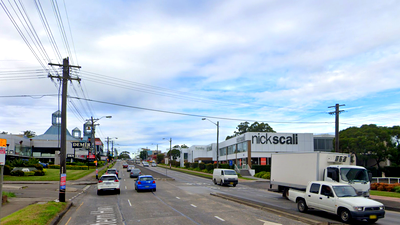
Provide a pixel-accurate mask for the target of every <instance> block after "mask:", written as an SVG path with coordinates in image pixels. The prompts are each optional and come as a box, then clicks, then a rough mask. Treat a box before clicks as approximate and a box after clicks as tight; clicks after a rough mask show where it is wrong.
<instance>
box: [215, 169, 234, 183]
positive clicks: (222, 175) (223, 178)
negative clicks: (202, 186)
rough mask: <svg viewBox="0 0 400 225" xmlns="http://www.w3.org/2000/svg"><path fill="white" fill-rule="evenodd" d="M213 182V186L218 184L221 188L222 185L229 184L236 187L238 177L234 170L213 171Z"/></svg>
mask: <svg viewBox="0 0 400 225" xmlns="http://www.w3.org/2000/svg"><path fill="white" fill-rule="evenodd" d="M213 182H214V184H219V185H221V186H222V185H224V184H230V185H233V186H234V187H236V184H238V176H237V174H236V172H235V170H230V169H214V172H213Z"/></svg>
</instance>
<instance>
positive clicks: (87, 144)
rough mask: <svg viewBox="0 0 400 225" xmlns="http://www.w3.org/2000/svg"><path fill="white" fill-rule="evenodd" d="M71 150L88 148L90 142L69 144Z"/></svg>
mask: <svg viewBox="0 0 400 225" xmlns="http://www.w3.org/2000/svg"><path fill="white" fill-rule="evenodd" d="M71 143H72V148H90V142H71Z"/></svg>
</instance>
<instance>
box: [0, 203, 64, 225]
mask: <svg viewBox="0 0 400 225" xmlns="http://www.w3.org/2000/svg"><path fill="white" fill-rule="evenodd" d="M66 206H67V203H66V202H47V203H44V204H33V205H29V206H27V207H25V208H23V209H21V210H19V211H17V212H15V213H13V214H10V215H8V216H6V217H4V218H2V219H1V224H2V225H18V224H24V225H43V224H49V222H50V221H52V220H53V218H54V217H55V216H56V215H58V213H60V212H61V211H63V210H64V209H65V207H66Z"/></svg>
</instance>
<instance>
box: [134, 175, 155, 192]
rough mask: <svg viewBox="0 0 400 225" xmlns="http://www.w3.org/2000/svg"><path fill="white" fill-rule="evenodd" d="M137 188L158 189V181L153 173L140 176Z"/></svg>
mask: <svg viewBox="0 0 400 225" xmlns="http://www.w3.org/2000/svg"><path fill="white" fill-rule="evenodd" d="M135 190H136V191H137V192H139V191H141V190H150V191H157V185H156V181H155V180H154V178H153V176H151V175H143V176H139V177H138V179H137V180H136V182H135Z"/></svg>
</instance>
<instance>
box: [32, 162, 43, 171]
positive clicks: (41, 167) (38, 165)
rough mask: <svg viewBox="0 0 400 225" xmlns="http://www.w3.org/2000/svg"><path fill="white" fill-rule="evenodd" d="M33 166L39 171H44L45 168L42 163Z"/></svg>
mask: <svg viewBox="0 0 400 225" xmlns="http://www.w3.org/2000/svg"><path fill="white" fill-rule="evenodd" d="M32 166H34V167H35V168H36V169H37V170H43V166H42V164H40V163H36V164H33V165H32Z"/></svg>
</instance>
